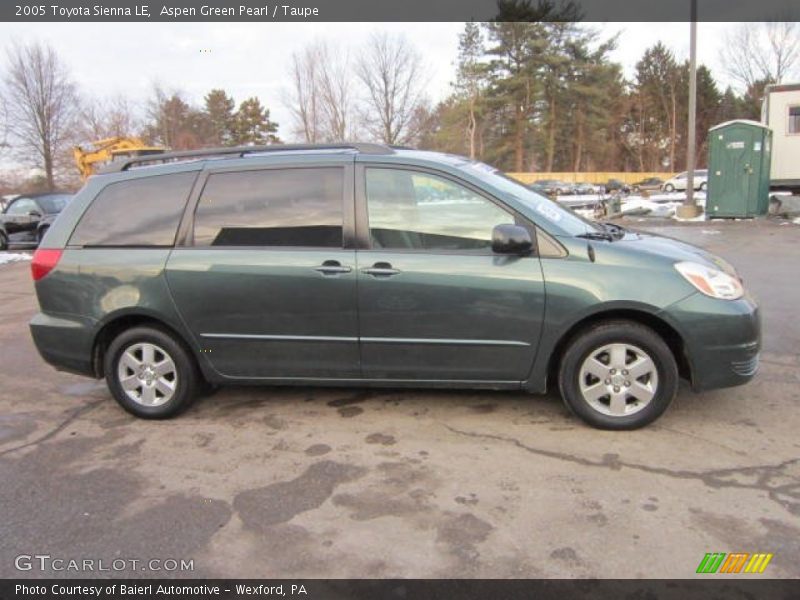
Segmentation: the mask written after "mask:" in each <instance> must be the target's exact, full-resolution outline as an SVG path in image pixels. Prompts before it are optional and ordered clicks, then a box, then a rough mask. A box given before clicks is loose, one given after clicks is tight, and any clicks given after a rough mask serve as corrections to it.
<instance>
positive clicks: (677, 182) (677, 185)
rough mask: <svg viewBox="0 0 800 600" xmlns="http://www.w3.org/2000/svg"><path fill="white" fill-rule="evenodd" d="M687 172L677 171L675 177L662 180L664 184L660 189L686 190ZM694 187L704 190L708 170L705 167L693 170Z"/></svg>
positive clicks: (687, 183) (687, 182)
mask: <svg viewBox="0 0 800 600" xmlns="http://www.w3.org/2000/svg"><path fill="white" fill-rule="evenodd" d="M688 175H689V173H688V172H687V171H684V172H683V173H678V174H677V175H675V177H673V178H671V179H667V180H666V181H665V182H664V185H662V186H661V189H662V190H664V191H665V192H676V191H677V192H683V191H686V188H687V187H688V185H689V181H688V179H687V178H688ZM693 187H694V189H696V190H700V191H703V192H704V191H705V190H706V188H707V187H708V171H707V170H706V169H702V170H699V171H695V172H694V186H693Z"/></svg>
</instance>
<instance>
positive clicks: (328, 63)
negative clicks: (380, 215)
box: [318, 44, 355, 142]
mask: <svg viewBox="0 0 800 600" xmlns="http://www.w3.org/2000/svg"><path fill="white" fill-rule="evenodd" d="M319 59H320V67H321V68H320V69H319V71H318V72H319V91H320V100H321V109H322V117H323V124H322V128H323V132H324V137H325V140H326V141H328V142H342V141H344V140H347V139H349V138H352V137H353V134H354V131H355V125H354V123H353V97H352V93H351V90H352V88H353V81H352V80H351V78H350V59H349V57H348V55H347V53H346V52H340V51H337V50H335V49H334V50H331V48H330V47H329V46H328V45H326V44H322V45H320V47H319Z"/></svg>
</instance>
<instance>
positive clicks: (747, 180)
mask: <svg viewBox="0 0 800 600" xmlns="http://www.w3.org/2000/svg"><path fill="white" fill-rule="evenodd" d="M771 147H772V131H771V130H770V129H769V128H768V127H766V126H765V125H762V124H761V123H757V122H756V121H745V120H736V121H728V122H726V123H720V124H719V125H716V126H714V127H712V128H711V129H710V130H709V131H708V192H707V196H706V215H707V216H708V217H709V218H712V219H713V218H715V217H755V216H758V215H765V214H767V209H768V208H769V168H770V151H771Z"/></svg>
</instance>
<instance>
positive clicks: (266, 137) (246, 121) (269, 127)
mask: <svg viewBox="0 0 800 600" xmlns="http://www.w3.org/2000/svg"><path fill="white" fill-rule="evenodd" d="M277 131H278V125H277V123H274V122H272V121H271V120H270V118H269V110H267V109H266V108H264V107H263V106H262V105H261V101H260V100H259V99H258V98H256V97H255V96H253V97H251V98H248V99H247V100H245V101H244V102H242V103H241V104H240V105H239V110H238V111H236V115H235V124H234V136H233V141H234V143H235V144H236V145H243V146H246V145H263V144H279V143H280V140H279V139H278V136H277V135H276V134H277Z"/></svg>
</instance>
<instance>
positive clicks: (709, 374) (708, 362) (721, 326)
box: [665, 293, 761, 391]
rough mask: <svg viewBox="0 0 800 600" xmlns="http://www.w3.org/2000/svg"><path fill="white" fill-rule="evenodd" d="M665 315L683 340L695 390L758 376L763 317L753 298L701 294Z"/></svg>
mask: <svg viewBox="0 0 800 600" xmlns="http://www.w3.org/2000/svg"><path fill="white" fill-rule="evenodd" d="M665 313H666V316H668V318H669V321H670V322H671V323H672V324H673V326H674V327H675V328H676V329H677V330H678V331H679V332H680V333H681V336H682V337H683V341H684V346H685V350H686V358H687V361H688V363H689V367H690V369H691V379H692V388H693V389H694V390H695V391H702V390H711V389H717V388H725V387H732V386H735V385H742V384H744V383H747V382H748V381H750V380H751V379H752V378H753V377H754V376H755V374H756V372H757V371H758V361H759V352H760V351H761V317H760V315H759V310H758V305H756V303H755V301H754V300H753V299H752V298H751V297H750V296H749V295H745V296H744V297H743V298H740V299H739V300H733V301H731V300H717V299H715V298H709V297H708V296H705V295H703V294H700V293H697V294H694V295H692V296H689V297H688V298H685V299H683V300H681V301H680V302H677V303H675V304H673V305H672V306H670V307H668V308H667V309H666V310H665Z"/></svg>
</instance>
